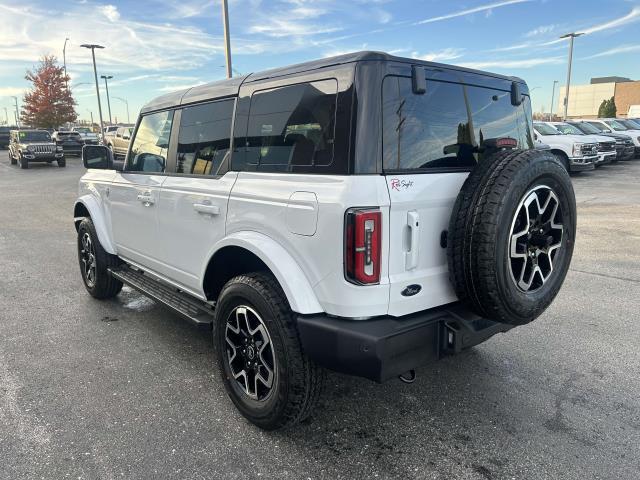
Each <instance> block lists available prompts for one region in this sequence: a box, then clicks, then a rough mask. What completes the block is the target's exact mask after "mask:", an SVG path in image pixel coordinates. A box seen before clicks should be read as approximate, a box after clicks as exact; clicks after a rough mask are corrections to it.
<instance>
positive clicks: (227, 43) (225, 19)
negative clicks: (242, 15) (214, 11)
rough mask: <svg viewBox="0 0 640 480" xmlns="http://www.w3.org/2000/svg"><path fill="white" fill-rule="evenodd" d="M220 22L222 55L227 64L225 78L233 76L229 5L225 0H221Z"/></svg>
mask: <svg viewBox="0 0 640 480" xmlns="http://www.w3.org/2000/svg"><path fill="white" fill-rule="evenodd" d="M222 24H223V27H224V56H225V59H226V64H227V78H231V77H232V76H233V67H232V66H231V40H230V39H229V7H228V5H227V0H222Z"/></svg>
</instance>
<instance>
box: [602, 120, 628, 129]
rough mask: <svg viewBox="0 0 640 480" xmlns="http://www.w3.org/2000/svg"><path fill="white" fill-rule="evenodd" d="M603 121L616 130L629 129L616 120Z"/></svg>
mask: <svg viewBox="0 0 640 480" xmlns="http://www.w3.org/2000/svg"><path fill="white" fill-rule="evenodd" d="M604 123H606V124H607V125H609V126H610V127H611V128H613V129H614V130H615V131H616V132H626V131H627V130H629V129H628V128H627V127H625V126H624V125H622V124H621V123H620V122H618V121H616V120H605V121H604Z"/></svg>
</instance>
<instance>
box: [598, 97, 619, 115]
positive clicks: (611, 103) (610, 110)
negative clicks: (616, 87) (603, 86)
mask: <svg viewBox="0 0 640 480" xmlns="http://www.w3.org/2000/svg"><path fill="white" fill-rule="evenodd" d="M616 113H617V112H616V99H615V97H611V98H610V99H609V100H603V101H602V103H601V104H600V108H599V109H598V117H600V118H615V117H616Z"/></svg>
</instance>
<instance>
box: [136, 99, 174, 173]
mask: <svg viewBox="0 0 640 480" xmlns="http://www.w3.org/2000/svg"><path fill="white" fill-rule="evenodd" d="M172 123H173V110H169V111H165V112H157V113H152V114H150V115H145V116H144V117H142V120H141V121H140V125H139V126H138V131H137V133H136V136H135V138H134V140H133V146H132V147H131V155H129V158H128V161H127V168H126V170H127V171H129V172H152V173H153V172H156V173H160V172H164V169H165V166H166V163H167V151H168V150H169V138H170V136H171V125H172Z"/></svg>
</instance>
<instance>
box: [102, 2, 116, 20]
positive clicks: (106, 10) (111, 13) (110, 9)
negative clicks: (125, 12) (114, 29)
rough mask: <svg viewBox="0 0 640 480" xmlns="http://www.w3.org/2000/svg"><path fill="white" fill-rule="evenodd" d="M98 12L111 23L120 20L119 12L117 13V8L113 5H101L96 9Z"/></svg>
mask: <svg viewBox="0 0 640 480" xmlns="http://www.w3.org/2000/svg"><path fill="white" fill-rule="evenodd" d="M98 11H99V12H100V13H101V14H102V15H104V16H105V17H107V19H108V20H109V21H111V22H117V21H118V20H120V12H118V7H116V6H115V5H101V6H100V7H98Z"/></svg>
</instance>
